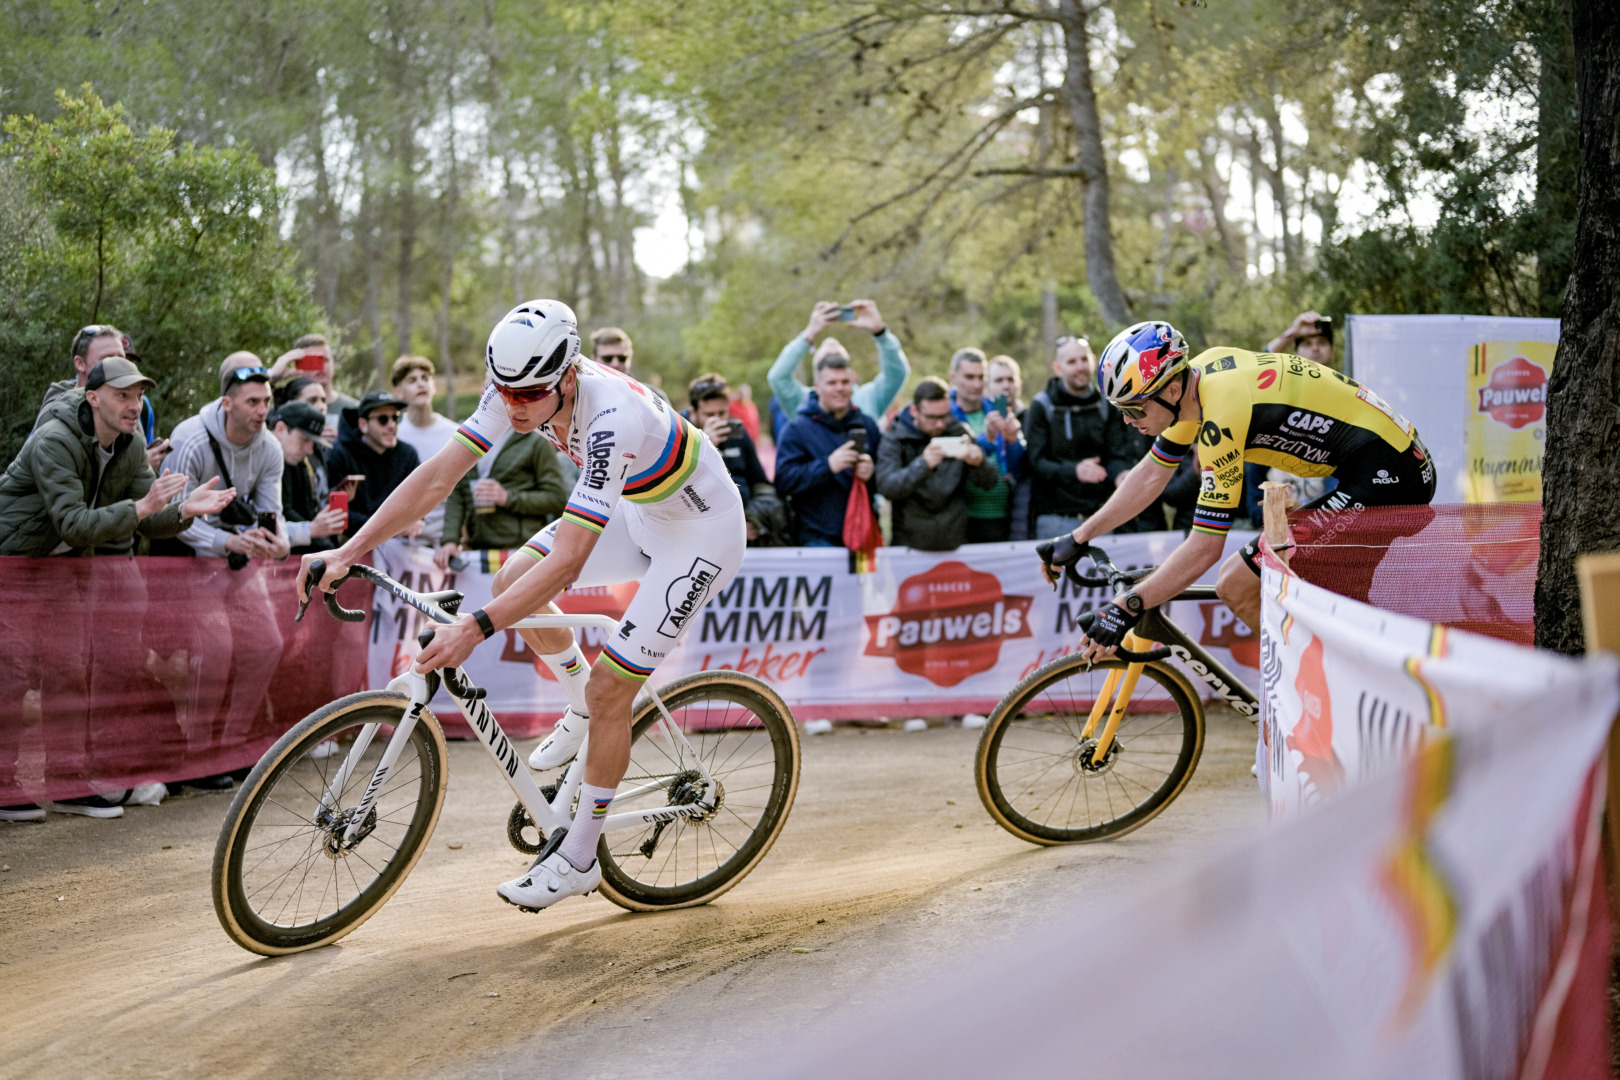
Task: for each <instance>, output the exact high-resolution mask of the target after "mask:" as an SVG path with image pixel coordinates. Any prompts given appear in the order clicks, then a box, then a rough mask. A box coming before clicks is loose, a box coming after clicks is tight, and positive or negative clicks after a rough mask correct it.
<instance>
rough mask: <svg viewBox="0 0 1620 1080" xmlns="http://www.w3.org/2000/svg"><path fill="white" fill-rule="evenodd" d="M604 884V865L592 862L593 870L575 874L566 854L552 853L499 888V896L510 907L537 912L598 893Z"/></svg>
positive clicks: (560, 830) (496, 888)
mask: <svg viewBox="0 0 1620 1080" xmlns="http://www.w3.org/2000/svg"><path fill="white" fill-rule="evenodd" d="M563 831H565V830H562V829H559V830H558V832H563ZM546 846H547V847H550V846H551V845H549V844H548V845H546ZM601 884H602V864H601V862H600V861H594V862H592V863H591V867H590V869H589V870H575V869H574V864H573V863H571V862H569V861H568V860H567V859H565V858H564V857H563V853H562V852H560V851H552V852H551V853H550V854H547V853H546V852H541V853H540V857H539V858H538V859H536V860H535V861H534V865H533V866H531V867H529V869H528V871H527V872H525V873H523V874H521V875H519V876H518V877H516V878H513V879H512V880H511V881H507V882H502V883H501V884H500V885H497V886H496V887H495V892H496V894H497V895H498V896H500V898H501V899H502V900H505V901H506V902H507V903H508V904H512V905H513V906H515V907H520V908H522V909H523V910H524V911H529V912H534V911H539V910H541V909H542V908H548V907H550V906H551V905H552V904H555V903H556V902H557V901H559V900H566V899H567V898H568V897H570V896H584V895H585V894H586V893H591V892H595V891H596V889H597V887H598V886H599V885H601Z"/></svg>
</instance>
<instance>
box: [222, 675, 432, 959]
mask: <svg viewBox="0 0 1620 1080" xmlns="http://www.w3.org/2000/svg"><path fill="white" fill-rule="evenodd" d="M408 706H409V701H408V700H407V699H406V698H405V697H404V696H403V695H401V694H397V693H391V692H389V691H386V690H382V691H369V692H366V693H360V694H351V695H349V696H348V697H345V698H340V699H339V700H337V701H334V702H332V703H331V704H330V705H327V706H325V707H324V708H321V709H318V710H316V711H315V712H313V713H311V714H310V715H309V716H307V717H305V718H304V719H303V720H301V721H299V723H298V724H297V725H296V726H295V727H293V729H292V730H291V731H289V732H287V734H285V735H283V736H282V737H281V738H280V739H279V740H277V742H276V744H275V745H274V746H272V747H271V748H270V750H269V751H268V752H267V753H266V754H265V755H264V757H263V758H261V759H260V760H259V763H258V764H257V765H255V766H254V767H253V771H252V772H251V773H249V774H248V778H247V780H246V781H244V782H243V784H242V788H241V790H240V791H239V792H237V795H236V800H235V801H234V802H233V803H232V804H231V808H230V810H229V812H228V813H226V815H225V823H224V825H223V827H222V828H221V829H220V834H219V842H218V844H217V845H216V846H215V848H214V872H213V893H214V911H215V913H216V914H217V915H218V916H219V922H220V925H221V926H223V927H224V928H225V933H226V934H228V935H230V938H231V940H233V941H235V942H236V943H237V944H238V945H240V946H242V947H243V948H244V949H248V950H250V951H252V952H256V953H261V954H263V955H265V956H279V955H282V954H284V953H292V952H301V951H303V950H305V949H313V948H316V947H318V946H321V945H329V944H331V943H332V942H334V941H337V940H338V939H339V938H341V937H343V936H344V935H345V934H347V933H349V932H350V931H351V930H353V929H354V928H355V927H357V926H359V925H360V924H361V923H363V922H365V921H366V920H367V919H369V918H371V916H372V915H374V914H376V912H377V910H378V909H379V908H381V907H382V906H383V904H384V903H386V902H387V900H388V898H389V897H390V896H392V895H394V891H395V890H396V889H398V888H399V886H400V883H401V882H403V881H404V880H405V876H406V875H407V874H409V873H410V871H411V868H412V867H413V866H415V865H416V861H417V859H419V858H421V855H422V852H423V851H424V850H425V849H426V847H427V842H428V839H429V838H430V837H431V836H432V835H433V827H434V825H435V824H437V823H438V820H439V811H440V810H442V809H443V807H444V794H445V788H446V787H447V784H446V782H445V779H446V777H445V745H444V732H443V731H442V730H440V728H439V724H438V721H437V720H435V719H434V718H433V714H432V713H430V712H429V711H427V710H426V709H423V711H422V715H421V717H420V718H419V719H418V720H417V722H416V725H415V727H414V728H413V729H412V731H411V737H410V741H409V742H408V743H407V745H406V748H405V751H404V752H403V753H402V754H401V755H400V758H399V760H398V761H397V762H396V763H395V765H394V768H393V770H392V771H391V772H390V773H389V775H388V778H387V780H386V782H385V783H384V784H383V786H382V788H381V789H380V791H379V793H378V796H377V800H376V802H375V803H374V805H373V811H372V814H371V815H370V816H369V820H368V824H369V826H370V827H369V828H368V829H366V831H365V835H364V837H363V839H360V840H359V841H358V842H357V843H355V844H354V845H353V846H352V847H349V848H347V849H345V847H344V844H343V842H342V833H343V831H344V827H345V824H344V820H343V818H342V815H343V814H344V812H345V811H348V810H352V809H353V808H354V807H356V806H358V805H359V803H360V802H361V800H362V798H363V796H364V794H365V790H366V787H367V785H368V784H369V783H370V781H371V778H372V776H373V775H374V773H375V769H376V766H377V763H378V761H379V760H380V759H381V757H382V754H383V751H384V750H385V749H386V748H387V746H388V740H389V738H390V737H391V736H392V734H393V732H394V725H396V724H398V723H399V721H400V719H401V717H402V716H403V715H404V712H405V709H406V708H407V707H408ZM370 723H376V724H379V725H382V726H380V727H379V728H378V729H377V731H376V734H375V735H374V737H373V738H372V740H371V742H370V745H369V747H368V748H367V749H366V751H365V754H364V756H363V757H362V758H361V759H360V760H359V763H358V767H357V768H355V769H354V770H353V771H352V772H351V774H350V776H349V777H348V779H347V781H346V783H345V784H344V786H343V789H342V791H341V792H340V794H339V797H338V801H337V805H336V807H335V818H334V816H332V815H329V816H328V817H327V818H326V819H325V820H324V821H323V820H321V819H320V814H319V807H320V801H321V796H322V794H323V793H324V792H325V790H326V788H327V786H328V785H329V783H330V782H331V779H332V777H333V776H335V775H336V774H337V772H338V770H339V769H340V768H341V767H342V765H343V763H344V762H345V761H346V760H347V758H348V756H349V753H350V750H351V748H352V747H353V746H354V742H355V739H356V737H357V736H358V735H359V734H360V732H361V729H362V728H363V727H364V726H365V725H366V724H370ZM323 746H324V747H326V748H327V749H318V748H321V747H323ZM312 752H313V753H312Z"/></svg>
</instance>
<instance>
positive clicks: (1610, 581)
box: [1575, 551, 1620, 920]
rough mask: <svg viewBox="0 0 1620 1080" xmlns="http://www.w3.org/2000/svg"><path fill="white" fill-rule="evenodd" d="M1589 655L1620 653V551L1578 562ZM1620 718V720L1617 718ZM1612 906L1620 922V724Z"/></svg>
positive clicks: (1613, 770) (1614, 748) (1612, 774)
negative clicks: (1619, 877) (1619, 884)
mask: <svg viewBox="0 0 1620 1080" xmlns="http://www.w3.org/2000/svg"><path fill="white" fill-rule="evenodd" d="M1575 573H1576V574H1577V576H1579V577H1580V580H1581V619H1582V621H1583V623H1584V624H1585V630H1586V650H1587V651H1588V652H1596V651H1599V650H1601V651H1603V652H1612V653H1620V551H1611V552H1609V553H1607V554H1604V555H1582V556H1581V557H1580V558H1578V559H1576V560H1575ZM1617 719H1620V718H1617ZM1608 812H1609V906H1610V909H1611V910H1612V911H1613V912H1614V915H1615V918H1616V920H1620V889H1616V887H1615V884H1616V883H1615V877H1616V876H1617V875H1620V725H1617V726H1616V727H1615V728H1614V729H1611V730H1610V732H1609V796H1608Z"/></svg>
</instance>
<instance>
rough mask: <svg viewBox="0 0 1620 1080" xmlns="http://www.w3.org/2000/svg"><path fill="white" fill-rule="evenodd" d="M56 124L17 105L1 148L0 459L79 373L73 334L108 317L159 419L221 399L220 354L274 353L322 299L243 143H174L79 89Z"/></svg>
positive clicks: (268, 183)
mask: <svg viewBox="0 0 1620 1080" xmlns="http://www.w3.org/2000/svg"><path fill="white" fill-rule="evenodd" d="M57 105H58V108H59V113H58V115H57V117H56V118H55V119H54V120H51V121H49V122H45V121H41V120H39V119H36V118H35V117H32V116H27V117H19V116H12V117H9V118H8V119H7V120H6V123H5V139H4V143H3V144H0V145H3V150H0V153H3V158H0V177H3V182H0V200H3V205H0V218H5V219H8V220H12V221H15V222H17V223H18V224H16V225H14V226H13V227H10V228H7V229H5V230H4V231H3V232H0V292H3V296H0V357H3V358H4V360H3V362H4V364H5V365H6V376H5V377H6V382H7V385H8V386H10V387H12V388H13V392H12V393H11V394H8V395H7V396H6V398H5V402H4V404H3V405H0V455H3V456H4V457H5V459H6V460H9V459H10V458H11V457H12V456H13V455H14V454H15V453H16V450H17V447H18V446H19V445H20V444H21V442H22V440H23V439H24V438H25V437H26V435H27V433H28V431H29V430H30V428H31V427H32V426H33V421H34V416H35V413H36V411H37V409H38V407H39V402H40V399H41V396H42V394H43V393H44V390H45V386H46V384H47V383H49V382H52V381H54V380H58V379H64V378H70V377H72V375H73V367H72V358H71V356H70V355H69V347H70V345H71V343H72V339H73V335H74V333H75V331H76V330H77V329H78V328H79V327H80V326H83V325H87V324H90V323H113V324H115V325H117V326H118V327H119V328H120V329H121V330H123V331H124V332H126V333H128V334H129V335H130V336H131V338H132V339H133V341H134V344H135V348H136V350H137V351H138V352H139V353H140V355H141V357H142V358H143V362H144V365H145V367H144V369H143V370H144V371H145V372H146V374H148V375H150V376H151V377H152V378H153V379H155V380H156V381H157V383H158V388H157V390H156V391H155V392H154V393H153V395H152V398H153V405H154V407H155V408H156V410H157V413H158V419H159V424H160V427H161V428H162V430H164V431H167V430H168V429H170V428H172V427H173V425H174V424H176V423H178V422H179V421H180V420H181V419H183V418H184V417H186V416H187V415H189V414H190V413H192V412H194V411H195V410H196V409H197V408H198V407H200V406H201V405H202V404H203V403H204V402H205V401H207V400H208V399H210V398H212V397H215V396H217V394H218V385H219V384H218V380H217V376H216V375H215V372H217V370H218V365H219V361H220V360H221V359H223V358H224V356H225V355H226V354H227V353H230V352H232V351H234V350H237V349H250V350H254V351H257V352H259V353H260V354H261V355H264V356H266V358H267V360H268V359H270V358H273V357H274V356H276V355H278V354H279V353H280V352H281V351H283V350H284V349H285V348H287V347H288V346H289V345H290V344H291V343H292V341H293V339H295V338H296V337H297V336H298V335H300V334H303V333H306V332H308V331H309V330H311V329H312V328H314V327H315V326H317V324H318V323H319V321H320V311H319V309H318V308H317V307H316V306H315V304H314V303H313V302H312V301H311V299H310V296H309V287H308V282H307V280H306V278H305V276H304V275H303V274H302V273H300V272H299V271H298V269H297V267H296V259H295V254H294V252H293V251H292V249H291V248H290V246H289V245H287V244H286V243H285V242H283V241H282V239H281V237H280V236H279V234H278V233H277V230H276V226H277V223H278V221H279V219H280V213H281V194H280V192H279V191H278V189H277V187H276V183H275V177H274V175H273V174H272V173H271V171H270V170H269V169H267V168H265V167H264V166H263V165H262V164H260V163H259V161H258V159H257V158H255V157H254V156H253V155H252V154H249V153H247V152H245V151H242V150H221V149H216V148H212V147H201V148H199V147H197V146H194V145H192V144H190V143H186V144H183V145H178V144H177V143H176V140H175V136H174V133H173V132H171V131H167V130H164V129H162V128H157V127H148V128H144V129H140V128H137V127H136V126H133V125H132V124H131V123H130V121H129V118H128V116H127V115H126V113H125V112H124V110H123V109H122V108H121V107H120V106H117V105H114V106H111V107H109V106H107V105H105V104H104V103H103V102H102V100H101V99H100V98H99V97H98V96H97V95H96V94H95V92H94V91H93V90H91V89H90V88H89V87H86V88H85V89H84V91H83V93H82V94H81V95H80V96H77V97H74V96H70V95H68V94H66V93H62V94H59V95H58V98H57Z"/></svg>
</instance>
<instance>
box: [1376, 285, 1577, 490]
mask: <svg viewBox="0 0 1620 1080" xmlns="http://www.w3.org/2000/svg"><path fill="white" fill-rule="evenodd" d="M1348 332H1349V337H1350V342H1349V357H1350V365H1351V372H1350V373H1351V374H1352V375H1354V376H1355V378H1356V380H1357V381H1358V382H1363V383H1366V384H1367V385H1368V386H1369V387H1371V388H1372V389H1373V390H1374V391H1376V392H1377V394H1378V396H1379V397H1381V398H1383V399H1384V400H1385V401H1387V402H1389V403H1390V404H1391V405H1393V406H1394V407H1395V409H1396V410H1397V411H1398V412H1400V413H1401V415H1403V416H1405V417H1406V418H1407V419H1408V420H1410V421H1412V423H1413V424H1415V425H1416V426H1417V429H1418V434H1420V435H1421V436H1422V437H1423V443H1424V445H1425V446H1427V447H1428V448H1429V452H1430V454H1432V455H1433V457H1434V467H1435V469H1436V470H1437V472H1438V473H1439V478H1440V482H1439V487H1438V488H1437V490H1436V491H1435V495H1434V501H1435V502H1437V503H1460V502H1464V501H1466V500H1465V498H1464V496H1465V495H1466V493H1467V490H1466V481H1467V477H1468V475H1469V468H1468V453H1467V449H1466V445H1467V429H1468V426H1469V423H1470V420H1471V419H1472V418H1475V417H1477V415H1478V414H1479V413H1480V411H1481V399H1480V398H1479V396H1478V394H1477V393H1475V392H1474V391H1473V389H1472V384H1471V379H1472V378H1473V375H1472V374H1471V372H1472V368H1471V361H1472V360H1473V359H1474V349H1475V347H1476V346H1479V345H1500V344H1508V343H1519V342H1550V343H1552V344H1555V345H1556V344H1557V342H1558V320H1557V319H1508V318H1496V317H1493V316H1484V315H1352V316H1350V319H1349V331H1348ZM1549 365H1550V361H1549ZM1542 385H1543V386H1544V385H1545V374H1543V383H1542Z"/></svg>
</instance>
